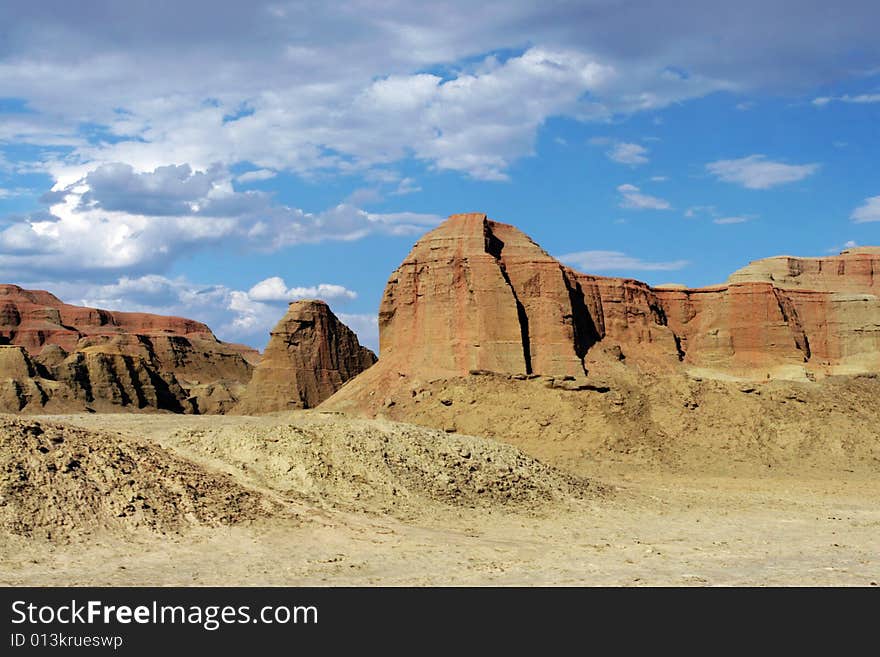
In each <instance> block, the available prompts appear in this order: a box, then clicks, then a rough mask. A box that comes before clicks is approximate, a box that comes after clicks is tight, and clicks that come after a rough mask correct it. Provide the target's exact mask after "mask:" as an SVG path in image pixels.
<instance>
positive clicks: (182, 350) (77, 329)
mask: <svg viewBox="0 0 880 657" xmlns="http://www.w3.org/2000/svg"><path fill="white" fill-rule="evenodd" d="M0 344H6V345H12V346H14V347H15V348H16V349H19V348H20V349H21V350H22V353H24V354H25V356H27V357H28V362H31V365H32V366H33V367H35V368H36V370H35V372H34V374H32V375H29V376H28V377H23V376H22V375H21V371H22V370H21V365H20V363H19V364H18V365H16V366H15V367H12V362H13V361H16V362H18V361H20V360H21V359H20V358H11V357H10V358H7V359H6V361H8V362H6V361H0V379H3V378H4V377H8V380H9V381H15V382H17V383H14V384H13V383H9V384H8V385H7V387H8V388H9V390H10V391H12V392H8V393H7V394H6V395H5V397H6V399H8V400H10V401H9V403H4V404H2V407H3V408H8V409H10V410H15V411H18V410H22V409H24V408H27V409H29V410H30V409H34V410H38V409H39V408H41V407H43V406H47V405H48V406H49V407H57V408H59V409H61V410H65V409H64V408H62V407H63V406H65V405H67V406H71V408H70V409H67V410H76V408H77V407H79V408H81V407H83V406H85V405H89V406H92V407H95V406H97V407H103V406H107V405H110V406H124V407H132V408H160V409H167V410H173V411H178V412H181V411H183V412H206V411H210V412H219V411H223V410H226V409H228V407H230V406H231V405H232V402H228V401H227V400H226V397H228V396H234V394H238V393H240V389H241V388H243V386H244V384H246V383H247V381H248V380H249V379H250V375H251V372H252V369H253V366H252V365H251V364H250V363H249V362H248V361H247V360H246V357H249V358H253V354H252V353H250V352H252V350H249V349H248V348H245V347H242V346H241V345H228V344H226V343H223V342H220V341H219V340H217V338H216V337H214V334H213V333H212V332H211V330H210V329H209V328H208V327H207V326H205V325H204V324H202V323H201V322H196V321H193V320H190V319H184V318H181V317H165V316H161V315H151V314H147V313H123V312H112V311H107V310H99V309H96V308H83V307H79V306H73V305H70V304H66V303H63V302H62V301H60V300H59V299H58V298H57V297H55V296H53V295H52V294H50V293H48V292H45V291H42V290H24V289H22V288H20V287H18V286H16V285H0ZM10 348H11V347H10ZM9 353H11V352H9ZM27 381H32V382H33V385H36V386H37V388H39V389H40V390H43V391H44V392H45V394H25V392H26V391H31V392H32V390H31V389H32V388H33V385H31V383H27ZM221 389H222V390H221ZM15 390H19V391H22V392H21V394H14V391H15ZM13 398H15V399H17V400H18V401H13ZM22 400H24V401H22ZM233 401H234V400H233ZM16 406H18V407H16Z"/></svg>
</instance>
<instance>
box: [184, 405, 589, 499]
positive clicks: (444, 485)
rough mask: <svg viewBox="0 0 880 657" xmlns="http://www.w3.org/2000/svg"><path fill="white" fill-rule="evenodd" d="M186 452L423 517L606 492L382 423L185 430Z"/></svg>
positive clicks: (494, 445) (501, 454)
mask: <svg viewBox="0 0 880 657" xmlns="http://www.w3.org/2000/svg"><path fill="white" fill-rule="evenodd" d="M169 442H170V443H171V444H175V445H181V446H182V447H183V448H184V449H185V450H186V451H187V452H193V453H201V454H203V455H205V456H207V457H210V458H211V459H219V460H221V461H224V462H226V463H232V464H236V463H239V464H242V465H246V467H247V471H248V473H249V474H250V475H251V476H253V477H255V478H256V479H258V480H259V481H260V482H262V484H263V485H266V486H269V487H271V488H273V489H276V490H278V491H279V492H281V493H283V494H290V493H295V494H297V495H301V496H304V497H306V498H307V499H309V500H312V501H314V502H315V503H317V504H321V505H332V506H342V507H345V508H355V509H361V510H363V509H370V510H375V511H379V512H383V513H387V512H391V513H400V514H403V515H411V514H424V513H426V511H427V510H428V509H431V510H433V509H436V508H437V505H438V504H439V505H442V506H451V507H483V508H491V509H505V510H510V511H518V510H526V509H531V508H537V507H539V506H540V505H542V504H544V503H546V502H548V501H551V500H555V501H565V500H574V499H579V498H586V497H590V496H593V495H596V494H598V493H600V492H601V491H600V489H599V487H598V486H596V485H594V484H592V483H591V482H590V481H588V480H585V479H582V478H579V477H575V476H572V475H569V474H566V473H564V472H561V471H559V470H557V469H555V468H553V467H550V466H547V465H545V464H543V463H541V462H539V461H536V460H535V459H533V458H530V457H528V456H526V455H524V454H523V453H522V452H520V451H519V450H518V449H516V448H514V447H512V446H510V445H505V444H503V443H499V442H495V441H489V440H485V439H480V438H474V437H471V436H462V435H458V434H455V433H454V427H452V426H448V427H445V428H444V430H443V431H433V430H428V429H423V428H420V427H414V426H411V425H407V424H398V423H392V422H386V421H381V420H372V421H369V420H357V419H352V418H347V419H345V420H344V421H340V418H339V417H338V416H336V415H334V414H323V413H322V414H318V413H314V414H312V413H309V414H298V415H296V416H292V417H291V418H290V420H289V421H286V422H284V423H277V422H273V423H267V422H262V421H261V418H254V419H253V422H252V423H251V424H235V425H221V426H216V427H211V428H207V429H197V430H194V429H180V430H177V431H176V432H175V434H174V435H173V436H171V437H170V438H169Z"/></svg>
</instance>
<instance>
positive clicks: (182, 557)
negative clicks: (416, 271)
mask: <svg viewBox="0 0 880 657" xmlns="http://www.w3.org/2000/svg"><path fill="white" fill-rule="evenodd" d="M453 405H454V404H453ZM444 407H445V405H444ZM28 422H30V420H28ZM39 422H40V423H41V425H42V426H43V427H44V431H47V433H49V434H52V435H56V434H54V433H53V432H62V433H63V434H64V436H65V440H69V441H70V444H71V445H74V446H76V445H79V447H80V451H82V448H83V447H85V448H88V449H91V450H92V451H91V452H88V454H89V455H90V456H89V458H90V459H91V461H89V462H93V463H95V464H97V465H100V466H101V467H97V465H96V468H95V472H93V473H91V474H90V476H89V477H87V478H86V479H84V480H81V481H80V482H79V483H76V484H75V485H73V486H71V485H69V484H68V483H65V484H64V485H63V486H62V485H58V486H55V487H49V486H47V485H46V482H43V484H42V485H43V489H44V492H45V494H46V495H49V496H50V497H52V500H47V503H48V502H49V501H52V502H53V503H54V504H56V505H58V508H67V507H64V504H67V500H82V499H88V498H87V497H86V498H84V497H83V495H85V494H86V492H88V491H89V490H92V489H93V487H94V486H96V485H100V486H107V487H109V488H108V490H111V491H118V489H119V487H120V486H121V485H122V484H127V482H116V481H114V480H113V478H112V477H109V475H107V474H106V472H107V461H106V459H107V458H109V457H107V456H106V455H107V454H108V453H112V454H114V455H117V456H114V457H113V458H117V457H118V458H121V459H123V460H124V459H125V458H126V455H127V454H130V453H131V451H132V450H141V451H140V452H138V453H145V452H144V450H147V452H148V453H149V459H148V462H149V463H152V464H153V465H152V466H151V467H156V468H159V469H160V470H161V471H162V472H163V473H165V476H164V477H163V478H162V479H161V481H160V482H159V483H155V481H154V482H153V483H149V485H148V480H149V481H152V478H150V477H147V479H144V480H143V481H141V480H140V479H138V478H137V477H135V487H145V488H143V490H145V491H146V492H144V493H143V494H142V497H143V498H145V499H156V500H157V504H158V505H159V506H162V504H165V505H168V504H169V503H171V504H175V505H181V506H184V507H185V506H187V505H194V506H191V507H188V508H190V513H189V515H187V516H186V518H187V521H186V522H185V523H178V524H173V523H170V524H169V523H163V522H155V521H154V522H150V521H149V520H148V518H149V516H145V515H144V512H143V511H141V512H139V513H140V515H135V516H126V517H124V518H116V517H115V516H114V515H113V514H112V513H109V512H108V513H103V514H98V516H99V517H98V520H96V521H95V522H88V521H86V520H85V519H83V518H82V517H81V516H76V515H75V514H74V515H73V516H71V517H72V518H73V521H72V522H71V523H68V525H72V526H73V527H74V529H71V528H70V527H69V528H68V531H66V532H65V533H64V534H62V535H56V536H55V537H53V538H52V539H51V540H47V539H46V538H45V537H41V536H40V535H39V532H33V531H31V532H30V534H29V533H28V531H26V528H25V531H22V530H21V529H22V528H21V527H18V529H17V530H16V533H11V532H10V531H9V527H10V525H9V524H8V523H7V524H6V525H5V526H6V527H7V531H4V533H3V535H2V537H0V584H5V585H71V584H79V585H310V584H319V585H343V584H345V585H352V584H353V585H359V584H362V585H373V584H386V585H429V584H436V585H440V584H452V585H466V584H477V585H481V584H502V585H507V584H525V585H533V584H543V585H574V584H609V585H742V584H753V585H774V584H775V585H809V584H818V585H862V586H868V585H872V584H876V583H877V582H878V581H880V550H878V546H880V505H878V504H877V500H878V499H880V495H878V494H880V484H878V477H877V472H876V470H875V468H874V466H873V464H872V461H871V460H870V459H868V460H865V459H862V458H861V456H864V455H863V454H861V453H860V454H861V456H860V457H859V458H857V459H856V467H852V464H851V463H849V462H842V461H840V460H839V459H838V458H837V457H836V456H835V457H834V458H831V459H829V462H828V463H824V464H823V463H821V461H820V460H818V457H811V458H810V459H807V460H806V461H804V463H803V464H801V462H800V461H798V460H791V461H784V460H780V459H778V458H776V460H775V461H774V463H773V465H775V467H770V468H768V467H767V466H766V464H764V463H759V462H757V461H754V460H749V459H743V460H742V461H741V462H740V467H736V468H730V469H725V468H722V467H721V466H719V465H718V460H717V459H716V460H714V461H713V460H711V459H710V458H709V457H708V456H706V455H702V456H701V457H700V458H699V459H696V460H694V461H689V460H687V459H681V458H670V456H669V454H668V453H665V454H664V455H662V456H657V457H656V458H648V457H646V456H645V454H644V453H639V454H637V455H636V456H633V455H632V454H628V453H627V451H626V449H624V448H621V449H620V450H619V451H613V452H612V453H610V454H609V455H607V457H606V458H603V459H596V458H586V457H585V455H584V454H583V445H581V446H580V447H578V448H577V449H573V450H568V451H566V450H564V449H561V450H560V449H557V450H548V449H547V448H544V450H543V451H544V452H545V453H544V455H543V456H544V457H545V458H544V461H545V463H547V464H548V465H545V463H541V462H538V461H535V460H533V459H532V458H530V457H528V456H526V454H524V453H523V452H520V451H519V450H518V449H515V448H513V447H511V446H508V445H504V444H501V443H496V442H494V441H491V440H486V439H481V438H472V437H466V436H459V435H455V434H446V433H444V432H442V431H432V430H430V429H424V428H419V427H414V426H412V425H403V424H395V423H392V422H389V421H383V420H358V419H353V418H348V417H345V416H341V415H338V414H324V413H320V412H314V411H309V412H298V413H290V414H283V415H276V416H269V417H263V418H246V417H234V416H226V417H222V416H215V417H207V416H205V417H200V416H175V415H122V414H119V415H100V414H92V415H88V414H83V415H74V416H63V417H62V416H58V417H52V418H40V419H39ZM53 423H55V424H58V423H61V427H60V428H56V429H52V428H51V427H50V428H49V429H48V430H46V429H45V427H46V426H48V425H51V424H53ZM25 424H27V423H25ZM74 425H75V426H78V427H83V428H85V429H87V430H88V431H86V432H82V433H77V432H75V431H73V430H71V429H70V428H69V427H70V426H74ZM64 426H67V427H68V428H67V429H65V428H64ZM495 426H496V427H497V426H498V425H497V424H496V425H495ZM96 432H98V433H96ZM6 433H11V432H10V430H9V429H8V428H7V430H6ZM12 433H14V432H12ZM28 440H31V442H33V441H34V440H36V438H33V437H32V438H29V439H28ZM49 440H50V442H51V438H50V439H49ZM108 441H110V443H109V444H110V446H111V449H110V452H108V451H107V449H105V448H104V447H102V445H106V444H108ZM521 442H524V444H522V445H520V447H521V448H522V449H523V451H524V452H526V453H528V452H530V451H532V452H533V451H541V450H536V449H531V448H530V447H529V445H528V444H526V443H528V441H521ZM557 442H558V443H559V445H557V446H561V445H562V444H564V443H565V440H564V439H559V440H558V441H557ZM41 445H42V443H40V446H41ZM7 446H8V447H11V448H13V450H17V451H16V452H15V454H13V455H12V456H10V455H8V454H4V457H3V458H4V459H5V461H4V463H5V472H6V475H7V479H5V480H4V485H3V491H2V495H3V499H0V509H3V510H4V511H3V513H5V514H6V516H4V517H6V518H7V519H8V518H10V517H16V515H17V514H18V511H17V510H16V509H18V510H20V511H22V512H23V513H28V512H29V513H30V514H31V515H35V512H34V509H33V508H29V507H27V506H26V504H25V502H26V500H27V497H24V498H22V497H21V496H20V495H19V496H16V494H15V491H16V490H19V489H16V487H15V486H14V485H13V483H14V482H13V481H12V479H11V478H10V477H11V473H19V471H20V470H19V468H21V467H24V466H22V465H21V464H22V463H23V462H26V463H28V464H30V465H29V466H28V467H30V468H31V469H30V470H27V473H28V476H34V473H36V472H37V471H39V470H40V468H41V467H45V466H46V465H47V464H48V463H50V462H53V463H54V462H56V461H58V459H55V460H52V459H49V457H51V456H53V453H52V452H51V450H50V451H47V453H46V454H43V453H42V452H39V454H40V456H37V457H35V456H34V455H33V453H32V452H33V448H35V447H38V445H37V443H36V442H34V443H33V444H30V443H27V444H25V443H21V442H20V439H17V440H16V441H11V442H10V443H9V445H5V446H4V447H7ZM532 447H534V446H532ZM22 449H25V450H28V449H29V450H31V451H30V452H28V456H27V458H26V459H25V458H23V457H22V455H21V454H19V453H18V452H20V451H21V450H22ZM578 450H581V451H580V452H579V453H580V454H581V456H580V457H577V453H578ZM606 451H607V449H606ZM729 452H730V450H729V449H728V450H726V452H725V454H724V455H723V456H724V459H725V460H726V461H730V460H731V459H730V458H729ZM16 454H18V456H16ZM554 454H556V455H557V456H555V457H554ZM66 456H67V455H65V456H64V458H66ZM548 457H549V458H548ZM64 458H61V461H63V460H64ZM35 459H36V460H35ZM80 461H81V462H82V463H86V462H87V461H86V460H83V459H80ZM554 461H555V463H554ZM59 462H60V461H59ZM553 465H555V466H557V467H556V468H554V467H551V466H553ZM99 472H101V473H104V474H102V475H100V476H99V475H98V473H99ZM87 474H88V473H87ZM16 476H18V475H17V474H16ZM59 476H60V475H59ZM53 481H54V479H53ZM191 481H193V482H195V483H194V484H190V483H187V482H191ZM96 482H97V483H96ZM199 482H202V484H201V485H202V487H201V488H200V484H199ZM204 482H213V485H214V486H215V487H216V488H217V490H216V493H215V492H209V491H207V490H205V489H204V486H203V484H204ZM193 486H194V488H193ZM90 487H91V488H90ZM139 490H141V488H139ZM193 490H195V492H196V493H197V494H196V495H193ZM229 495H231V496H232V498H233V499H236V500H239V503H238V506H236V507H235V511H234V512H233V513H227V514H225V515H224V514H222V513H218V512H217V508H218V507H217V505H216V503H217V500H218V496H219V498H220V499H224V496H229ZM169 496H171V497H170V498H169ZM111 497H112V496H111ZM169 500H170V502H169ZM141 501H143V500H141ZM23 504H25V506H22V505H23ZM101 508H104V509H105V510H106V509H111V510H116V509H117V507H116V506H112V505H111V506H109V507H101ZM74 509H75V507H71V508H70V513H73V512H74ZM36 515H39V514H36ZM114 518H115V519H114ZM56 520H57V519H56ZM32 524H33V523H32ZM36 524H37V525H40V523H36ZM43 524H45V523H43ZM75 528H78V529H75Z"/></svg>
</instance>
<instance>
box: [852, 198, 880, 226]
mask: <svg viewBox="0 0 880 657" xmlns="http://www.w3.org/2000/svg"><path fill="white" fill-rule="evenodd" d="M850 219H852V220H853V221H854V222H856V223H857V224H864V223H868V222H872V221H880V196H871V197H869V198H866V199H865V202H864V203H863V204H862V205H860V206H859V207H857V208H856V209H855V210H853V213H852V214H851V215H850Z"/></svg>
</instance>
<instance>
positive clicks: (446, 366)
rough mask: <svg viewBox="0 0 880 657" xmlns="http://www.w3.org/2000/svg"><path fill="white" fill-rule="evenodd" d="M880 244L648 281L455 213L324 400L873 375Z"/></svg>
mask: <svg viewBox="0 0 880 657" xmlns="http://www.w3.org/2000/svg"><path fill="white" fill-rule="evenodd" d="M877 272H880V249H875V248H864V249H852V250H849V251H846V252H844V253H843V254H841V255H840V256H835V257H828V258H816V259H813V258H772V259H770V260H764V261H759V262H757V263H753V264H752V265H750V266H749V267H747V268H745V269H743V270H742V271H740V272H737V274H734V275H733V276H732V277H731V279H730V281H729V282H728V283H727V284H725V285H719V286H715V287H709V288H700V289H686V288H682V287H680V286H670V287H666V288H651V287H650V286H648V285H647V284H645V283H642V282H639V281H635V280H632V279H624V278H611V277H602V276H593V275H589V274H582V273H580V272H577V271H574V270H573V269H571V268H569V267H566V266H564V265H562V264H561V263H559V262H558V261H557V260H555V259H554V258H552V257H551V256H549V255H548V254H547V253H546V252H545V251H544V250H542V249H541V248H540V247H539V246H538V245H537V244H535V242H533V241H532V240H531V239H530V238H529V237H528V236H526V235H525V234H524V233H522V232H521V231H519V230H517V229H516V228H514V227H513V226H510V225H507V224H502V223H499V222H495V221H490V220H489V219H487V217H486V216H485V215H483V214H460V215H453V216H452V217H450V218H449V219H448V220H447V221H446V222H444V223H443V224H441V225H440V226H439V227H437V228H436V229H435V230H433V231H431V232H429V233H427V234H426V235H425V236H424V237H423V238H422V239H421V240H419V242H418V243H417V244H416V245H415V247H414V248H413V250H412V251H411V252H410V254H409V255H408V256H407V257H406V259H405V260H404V261H403V263H402V264H401V265H400V267H398V269H397V270H396V271H395V272H394V273H393V274H392V275H391V278H390V279H389V281H388V285H387V287H386V289H385V294H384V297H383V299H382V303H381V306H380V310H379V331H380V348H381V354H382V358H381V360H380V361H379V364H378V365H377V366H376V367H374V368H372V369H371V370H369V371H368V372H366V373H365V374H363V375H361V376H360V377H358V379H357V380H356V381H354V382H353V383H352V384H350V385H348V386H346V387H345V388H344V389H343V390H342V391H341V392H340V393H337V395H336V396H335V397H334V398H333V400H331V404H329V406H331V407H332V406H334V405H336V406H339V405H340V404H342V405H345V401H346V400H350V401H355V400H358V399H361V400H364V399H366V398H367V397H373V398H374V397H375V396H376V395H380V396H385V392H383V391H390V390H393V389H396V388H399V387H400V385H403V384H402V383H401V380H402V379H405V378H409V381H410V382H411V381H412V380H413V379H420V380H426V381H427V380H431V379H432V378H433V379H439V378H443V377H451V376H462V375H467V374H468V373H469V372H476V371H480V370H486V371H492V372H498V373H506V374H514V375H525V376H529V375H534V374H542V375H550V376H557V377H558V376H563V377H565V376H574V377H584V376H585V375H586V374H588V373H602V372H613V371H615V368H617V367H621V366H623V367H626V366H628V367H629V368H630V369H632V370H634V371H636V372H651V373H656V374H662V373H675V372H679V373H683V372H691V373H693V374H697V375H700V376H710V377H722V378H723V377H728V378H729V377H739V378H746V379H755V380H766V379H774V378H789V379H801V380H805V379H808V378H815V377H822V376H826V375H832V374H846V373H859V372H878V371H880V300H878V297H877V289H878V288H877V285H878V284H877V280H878V274H877Z"/></svg>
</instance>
